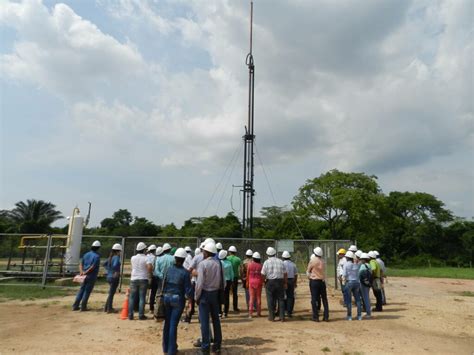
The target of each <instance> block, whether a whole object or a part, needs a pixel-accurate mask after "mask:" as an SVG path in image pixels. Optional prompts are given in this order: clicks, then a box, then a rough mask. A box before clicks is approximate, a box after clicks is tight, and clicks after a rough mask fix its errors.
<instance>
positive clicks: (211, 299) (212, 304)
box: [199, 290, 222, 352]
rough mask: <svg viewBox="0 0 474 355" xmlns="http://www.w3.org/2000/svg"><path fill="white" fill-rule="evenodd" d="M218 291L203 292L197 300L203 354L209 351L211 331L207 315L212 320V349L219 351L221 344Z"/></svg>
mask: <svg viewBox="0 0 474 355" xmlns="http://www.w3.org/2000/svg"><path fill="white" fill-rule="evenodd" d="M218 292H219V291H205V290H203V291H202V293H201V298H200V299H199V321H200V322H201V349H202V350H203V351H205V352H208V351H209V350H210V346H211V331H210V327H209V315H210V316H211V319H212V329H213V333H214V347H215V348H217V349H220V347H221V343H222V330H221V321H220V319H219V297H218Z"/></svg>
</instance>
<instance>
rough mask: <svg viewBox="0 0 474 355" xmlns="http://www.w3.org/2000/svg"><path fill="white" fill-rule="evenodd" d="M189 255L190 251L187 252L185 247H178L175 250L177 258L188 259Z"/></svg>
mask: <svg viewBox="0 0 474 355" xmlns="http://www.w3.org/2000/svg"><path fill="white" fill-rule="evenodd" d="M187 256H188V253H186V250H184V249H183V248H178V249H176V251H175V252H174V257H175V258H182V259H186V257H187Z"/></svg>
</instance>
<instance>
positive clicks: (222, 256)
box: [219, 250, 234, 318]
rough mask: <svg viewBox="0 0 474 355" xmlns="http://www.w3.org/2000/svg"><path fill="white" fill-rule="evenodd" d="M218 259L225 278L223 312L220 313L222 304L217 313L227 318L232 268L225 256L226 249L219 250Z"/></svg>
mask: <svg viewBox="0 0 474 355" xmlns="http://www.w3.org/2000/svg"><path fill="white" fill-rule="evenodd" d="M219 260H220V261H221V263H222V268H223V269H224V279H225V289H224V313H222V305H221V307H220V311H219V314H220V316H221V317H222V316H224V318H227V316H228V315H229V299H230V289H231V287H232V283H233V282H234V268H233V266H232V263H231V262H230V261H229V260H228V258H227V251H225V250H221V251H220V252H219Z"/></svg>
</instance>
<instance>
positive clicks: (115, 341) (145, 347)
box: [0, 277, 474, 354]
mask: <svg viewBox="0 0 474 355" xmlns="http://www.w3.org/2000/svg"><path fill="white" fill-rule="evenodd" d="M463 291H471V292H474V280H453V279H427V278H395V277H394V278H391V279H390V280H389V283H388V284H387V285H386V294H387V301H388V305H387V306H386V307H385V309H384V312H383V313H375V316H374V317H373V319H371V320H363V321H357V320H354V321H352V322H350V321H346V320H345V310H344V309H343V308H342V306H341V305H340V299H341V295H340V292H339V291H334V290H333V289H330V290H329V295H328V296H329V309H330V322H329V323H325V322H320V323H314V322H311V321H310V308H311V306H310V296H309V289H308V285H307V281H305V280H303V281H301V282H300V283H299V286H298V288H297V296H296V297H297V300H296V312H295V315H294V317H293V318H292V319H290V320H288V321H287V322H285V323H281V322H273V323H271V322H269V321H268V320H267V319H266V317H262V318H253V319H248V318H247V315H246V314H244V313H240V314H230V315H229V318H227V319H225V320H223V322H222V331H223V337H224V340H223V344H222V353H223V354H240V353H245V354H261V353H274V354H285V353H287V354H321V353H326V354H327V353H330V354H387V353H403V354H419V353H439V354H474V297H468V296H463V295H462V292H463ZM105 292H106V290H105V289H98V290H94V293H93V295H92V296H91V302H90V307H91V308H92V311H91V312H86V313H79V312H72V311H71V304H72V301H73V296H68V297H63V298H54V299H48V300H41V301H40V300H38V301H24V302H20V301H8V302H2V303H0V319H1V322H0V353H1V354H9V353H62V354H65V353H85V352H88V353H97V354H98V353H120V354H121V353H124V354H125V353H132V354H152V353H155V354H156V353H161V328H162V323H156V322H155V321H154V320H151V319H150V320H146V321H138V320H135V321H129V320H119V319H118V315H117V314H104V313H103V312H102V311H101V307H102V305H103V301H104V300H105V298H106V294H105ZM239 296H240V297H239V300H240V308H241V309H244V297H243V294H241V295H239ZM123 300H124V295H123V294H117V295H116V299H115V307H116V308H120V307H119V306H120V305H121V304H122V302H123ZM262 302H263V303H265V302H266V300H265V298H263V300H262ZM264 309H265V310H264V316H265V315H266V314H267V313H266V307H265V308H264ZM199 334H200V330H199V323H198V322H197V321H196V320H194V319H193V322H192V323H191V324H184V323H181V324H180V325H179V330H178V335H179V339H178V344H179V350H180V353H182V354H195V353H197V351H196V349H195V348H193V346H192V342H193V341H194V340H195V339H197V338H198V337H199Z"/></svg>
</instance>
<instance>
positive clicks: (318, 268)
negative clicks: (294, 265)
mask: <svg viewBox="0 0 474 355" xmlns="http://www.w3.org/2000/svg"><path fill="white" fill-rule="evenodd" d="M306 275H308V277H309V278H310V279H311V280H324V279H325V277H326V265H325V264H324V261H323V259H321V258H320V257H319V256H316V257H314V258H313V259H312V260H311V261H310V262H309V263H308V267H307V269H306Z"/></svg>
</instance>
